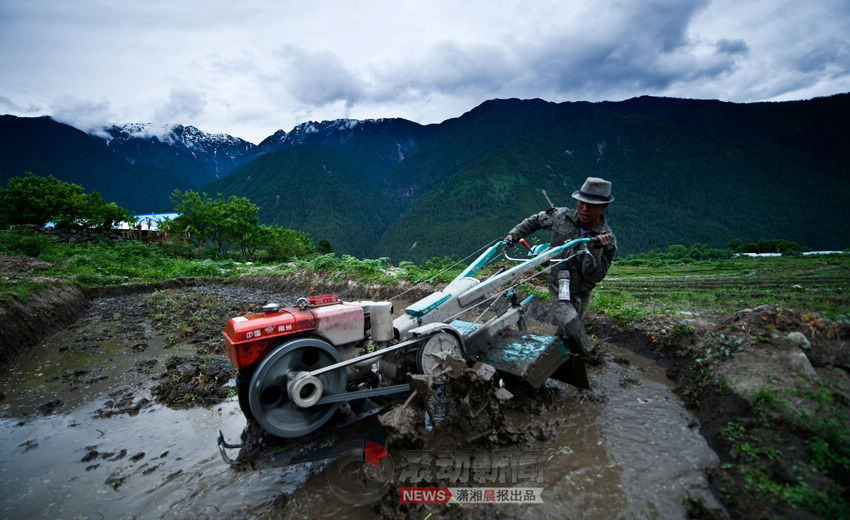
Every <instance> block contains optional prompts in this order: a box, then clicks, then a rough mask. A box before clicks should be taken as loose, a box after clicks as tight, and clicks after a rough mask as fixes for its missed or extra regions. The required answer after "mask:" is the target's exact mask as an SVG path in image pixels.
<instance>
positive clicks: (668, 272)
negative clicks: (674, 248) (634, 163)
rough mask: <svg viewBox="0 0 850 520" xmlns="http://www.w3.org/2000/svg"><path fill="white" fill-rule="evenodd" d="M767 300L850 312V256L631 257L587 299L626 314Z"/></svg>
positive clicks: (720, 308) (831, 313) (715, 308)
mask: <svg viewBox="0 0 850 520" xmlns="http://www.w3.org/2000/svg"><path fill="white" fill-rule="evenodd" d="M603 295H604V296H603ZM765 304H769V305H777V306H781V307H785V308H790V309H798V310H806V311H814V312H819V313H822V314H824V315H826V316H828V317H832V318H839V317H840V316H842V315H846V314H848V313H850V255H847V254H833V255H813V256H781V257H755V258H754V257H745V256H741V257H732V256H731V255H728V256H727V257H725V258H718V259H713V260H694V259H691V260H689V261H682V259H681V258H672V259H667V260H665V259H664V258H660V257H659V255H653V254H650V255H641V256H636V257H634V256H633V257H628V258H626V259H624V260H615V262H614V264H613V265H612V266H611V270H610V271H609V273H608V276H607V277H606V278H605V280H603V281H602V283H600V284H599V286H598V288H597V290H596V291H594V294H593V298H592V300H591V308H597V309H599V310H602V311H603V312H606V313H617V312H619V313H626V314H628V313H629V308H630V307H632V306H634V307H638V308H640V309H644V310H645V311H649V312H682V311H686V312H706V311H712V312H728V311H736V310H741V309H744V308H753V307H757V306H759V305H765ZM637 318H638V319H639V316H637Z"/></svg>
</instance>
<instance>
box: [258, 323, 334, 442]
mask: <svg viewBox="0 0 850 520" xmlns="http://www.w3.org/2000/svg"><path fill="white" fill-rule="evenodd" d="M340 361H342V355H341V354H340V353H339V351H338V350H337V349H335V348H334V347H333V346H331V345H330V344H329V343H327V342H325V341H322V340H320V339H316V338H300V339H294V340H291V341H288V342H286V343H283V344H281V345H280V346H278V347H276V348H275V349H274V350H273V351H272V352H271V353H270V354H269V355H268V356H266V357H265V358H264V359H263V360H262V361H261V362H260V364H259V365H258V366H257V369H256V370H255V371H254V374H253V375H252V376H251V382H250V384H249V387H248V403H249V406H250V410H251V412H252V414H253V416H254V418H255V419H256V420H257V422H259V423H260V425H261V426H262V427H263V429H265V430H266V431H267V432H269V433H271V434H272V435H276V436H278V437H284V438H292V437H300V436H302V435H306V434H308V433H311V432H313V431H315V430H316V429H318V428H319V427H321V426H322V425H323V424H325V423H326V422H327V421H328V420H329V419H330V418H331V417H332V416H333V414H334V412H335V411H336V409H337V408H338V407H339V403H329V404H323V405H316V404H315V401H317V400H318V399H320V398H321V396H322V395H329V394H338V393H342V392H345V385H346V382H347V377H346V373H345V369H339V370H333V371H331V372H326V373H324V374H321V375H319V376H317V377H310V378H307V379H299V378H298V377H297V376H299V375H300V374H303V373H305V372H310V371H313V370H318V369H320V368H323V367H326V366H329V365H333V364H335V363H338V362H340ZM305 380H309V382H307V383H304V384H302V382H303V381H305ZM296 381H297V382H298V383H295V382H296ZM291 384H295V385H296V386H295V387H294V388H295V389H294V390H293V391H294V394H293V395H291V396H290V395H289V392H290V388H293V387H291V386H290V385H291Z"/></svg>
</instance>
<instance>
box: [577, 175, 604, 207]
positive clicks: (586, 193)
mask: <svg viewBox="0 0 850 520" xmlns="http://www.w3.org/2000/svg"><path fill="white" fill-rule="evenodd" d="M573 198H574V199H576V200H580V201H582V202H587V203H588V204H608V203H609V202H613V201H614V197H612V196H611V183H610V182H609V181H606V180H605V179H600V178H599V177H588V178H587V180H585V181H584V184H582V185H581V189H580V190H578V191H574V192H573Z"/></svg>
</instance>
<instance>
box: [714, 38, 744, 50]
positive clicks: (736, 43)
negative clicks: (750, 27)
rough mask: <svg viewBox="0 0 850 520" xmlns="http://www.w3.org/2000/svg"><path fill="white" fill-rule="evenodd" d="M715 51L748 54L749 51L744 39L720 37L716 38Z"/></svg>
mask: <svg viewBox="0 0 850 520" xmlns="http://www.w3.org/2000/svg"><path fill="white" fill-rule="evenodd" d="M716 47H717V52H718V53H720V54H748V53H749V52H750V49H749V47H747V43H746V42H745V41H744V40H727V39H726V38H721V39H719V40H717V45H716Z"/></svg>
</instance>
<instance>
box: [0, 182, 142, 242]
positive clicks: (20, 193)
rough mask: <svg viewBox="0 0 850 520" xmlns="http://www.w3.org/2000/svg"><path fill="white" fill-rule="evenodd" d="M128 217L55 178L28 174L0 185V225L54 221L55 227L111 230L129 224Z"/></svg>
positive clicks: (108, 203)
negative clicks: (125, 222)
mask: <svg viewBox="0 0 850 520" xmlns="http://www.w3.org/2000/svg"><path fill="white" fill-rule="evenodd" d="M129 220H130V215H129V213H128V212H127V210H125V209H124V208H120V207H118V205H116V204H115V203H114V202H106V201H105V200H103V198H102V197H101V196H100V194H99V193H97V192H92V193H83V187H82V186H80V185H79V184H72V183H68V182H63V181H60V180H59V179H57V178H56V177H53V176H52V175H51V176H48V177H38V176H36V175H33V174H32V173H31V172H27V173H26V174H25V175H24V176H23V177H14V178H11V179H9V182H8V185H7V187H6V188H3V187H2V186H0V222H6V223H7V224H37V225H39V226H41V225H44V224H46V223H47V222H54V223H55V224H56V226H57V227H64V228H69V227H74V226H82V227H91V228H98V229H110V228H112V225H113V224H115V223H117V222H121V221H129Z"/></svg>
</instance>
